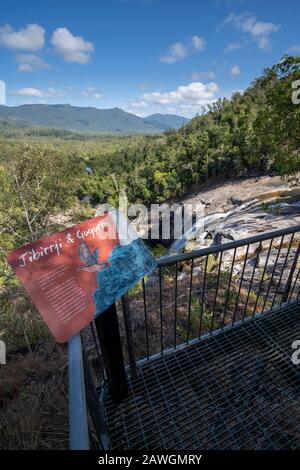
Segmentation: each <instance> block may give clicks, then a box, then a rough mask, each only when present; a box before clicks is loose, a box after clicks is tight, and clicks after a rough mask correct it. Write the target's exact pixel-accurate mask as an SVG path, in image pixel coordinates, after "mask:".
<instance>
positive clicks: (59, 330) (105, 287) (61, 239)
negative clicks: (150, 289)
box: [8, 211, 156, 343]
mask: <svg viewBox="0 0 300 470" xmlns="http://www.w3.org/2000/svg"><path fill="white" fill-rule="evenodd" d="M8 262H9V263H10V265H11V266H12V268H13V270H14V271H15V273H16V275H17V277H18V278H19V279H20V281H21V282H22V284H23V286H24V288H25V289H26V290H27V292H28V293H29V295H30V297H31V299H32V301H33V303H34V304H35V305H36V307H37V309H38V310H39V312H40V314H41V315H42V317H43V319H44V320H45V322H46V323H47V325H48V327H49V328H50V330H51V332H52V334H53V336H54V337H55V339H56V341H58V342H62V343H63V342H65V341H67V340H68V339H69V338H70V337H71V336H73V335H74V334H76V333H78V331H80V330H81V329H82V328H84V327H85V326H86V325H88V324H89V323H90V322H91V321H92V320H93V319H94V318H95V316H97V315H100V314H101V313H102V312H103V311H105V310H106V309H107V308H108V307H109V306H110V305H112V304H113V303H114V302H115V301H116V300H117V299H119V298H120V297H121V296H122V295H124V294H125V293H126V292H127V291H128V290H129V289H130V288H131V287H133V286H134V285H135V284H136V282H137V281H139V280H140V279H142V278H143V277H144V276H145V275H147V274H150V273H151V272H152V271H153V270H154V269H155V267H156V262H155V260H154V258H153V257H152V255H151V253H150V252H149V250H148V249H147V248H146V246H145V245H144V243H143V241H142V240H140V239H139V238H138V236H137V234H136V232H135V231H134V230H133V229H132V228H130V224H128V221H127V219H126V217H125V216H124V215H123V214H122V213H121V212H119V211H112V212H109V213H106V214H104V215H101V216H98V217H94V218H93V219H90V220H87V221H85V222H82V223H80V224H77V225H74V226H73V227H70V228H67V229H66V230H63V231H62V232H59V233H54V234H52V235H49V236H46V237H44V238H41V239H40V240H37V241H36V242H34V243H30V244H28V245H25V246H23V247H21V248H18V249H16V250H14V251H12V252H11V253H9V255H8Z"/></svg>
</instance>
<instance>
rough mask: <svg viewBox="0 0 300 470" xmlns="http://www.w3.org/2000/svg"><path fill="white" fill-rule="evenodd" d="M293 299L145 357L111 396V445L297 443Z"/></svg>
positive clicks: (299, 322) (298, 335) (298, 382)
mask: <svg viewBox="0 0 300 470" xmlns="http://www.w3.org/2000/svg"><path fill="white" fill-rule="evenodd" d="M296 339H300V307H299V305H297V306H294V307H292V306H290V307H286V308H285V309H282V310H281V311H279V312H276V313H275V312H274V313H271V314H268V315H265V316H263V317H261V318H258V319H256V320H254V321H251V322H248V323H245V324H244V325H242V326H240V327H236V328H233V329H231V330H228V331H226V332H223V333H221V334H219V335H218V336H212V337H210V338H209V339H207V340H204V341H202V342H201V343H198V344H197V345H194V346H190V347H188V348H186V349H184V350H181V351H177V352H175V353H173V354H169V355H167V356H162V358H161V359H158V360H155V361H153V362H149V363H147V364H146V365H145V366H143V367H142V368H141V370H140V373H139V376H138V378H137V379H136V380H134V381H130V382H129V384H128V385H129V390H130V393H129V397H128V398H127V399H126V400H125V401H124V402H123V403H122V404H121V405H118V406H117V405H114V404H113V403H112V401H111V400H110V399H109V398H108V401H107V404H106V422H107V426H108V430H109V435H110V442H111V448H113V449H119V450H121V449H148V450H163V449H166V450H180V449H185V450H193V449H201V450H202V449H204V450H205V449H300V373H299V366H298V367H297V366H295V365H293V364H292V362H291V355H292V352H293V351H292V349H291V344H292V342H293V341H294V340H296Z"/></svg>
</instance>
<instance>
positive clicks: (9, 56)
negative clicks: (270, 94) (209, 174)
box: [0, 0, 300, 117]
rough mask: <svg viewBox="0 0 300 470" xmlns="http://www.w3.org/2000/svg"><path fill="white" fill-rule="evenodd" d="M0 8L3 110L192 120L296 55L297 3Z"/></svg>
mask: <svg viewBox="0 0 300 470" xmlns="http://www.w3.org/2000/svg"><path fill="white" fill-rule="evenodd" d="M0 11H1V13H0V80H3V81H4V82H5V84H6V104H7V105H8V106H17V105H21V104H31V103H49V104H54V103H69V104H72V105H75V106H94V107H97V108H114V107H119V108H122V109H124V110H125V111H128V112H133V113H135V114H137V115H139V116H147V115H150V114H153V113H157V112H158V113H172V114H179V115H182V116H186V117H192V116H194V115H195V114H196V113H201V111H202V109H203V106H206V105H207V104H210V103H212V102H213V101H215V100H216V99H217V98H219V97H224V96H227V97H229V96H230V95H231V94H232V93H233V92H234V91H237V90H238V91H243V90H245V89H246V88H247V86H248V85H249V84H250V83H251V82H252V81H253V80H254V79H255V78H256V77H258V76H259V75H260V74H261V72H262V71H263V69H264V68H266V67H269V66H271V65H272V64H274V63H276V62H278V61H279V60H280V59H281V57H282V56H283V55H284V54H287V53H288V54H300V28H299V21H300V2H299V0H272V1H271V0H85V1H83V0H43V1H41V0H39V1H36V0H26V2H24V0H22V1H20V0H19V1H16V0H9V1H5V2H2V3H1V10H0ZM0 100H1V93H0ZM2 104H3V97H2Z"/></svg>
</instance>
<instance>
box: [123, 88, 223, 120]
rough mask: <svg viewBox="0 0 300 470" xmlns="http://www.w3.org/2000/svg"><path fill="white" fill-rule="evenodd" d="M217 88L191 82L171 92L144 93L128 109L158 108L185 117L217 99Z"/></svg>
mask: <svg viewBox="0 0 300 470" xmlns="http://www.w3.org/2000/svg"><path fill="white" fill-rule="evenodd" d="M218 91H219V87H218V85H217V84H216V83H214V82H210V83H207V84H205V83H202V82H192V83H189V84H188V85H181V86H178V87H177V88H176V89H175V90H173V91H168V92H153V93H144V94H143V95H142V96H141V97H140V98H139V99H138V100H136V101H133V102H131V103H129V109H135V110H136V109H137V110H138V109H141V108H152V109H154V108H155V109H157V108H159V110H160V111H162V112H165V111H166V110H168V109H170V108H171V109H174V110H176V112H178V113H183V114H186V115H191V114H195V113H197V112H201V108H202V107H203V106H206V105H208V104H211V103H212V102H214V101H215V100H216V99H217V92H218Z"/></svg>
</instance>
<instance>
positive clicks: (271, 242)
mask: <svg viewBox="0 0 300 470" xmlns="http://www.w3.org/2000/svg"><path fill="white" fill-rule="evenodd" d="M273 240H274V239H273V238H271V241H270V245H269V249H268V253H267V257H266V262H265V265H264V269H263V272H262V275H261V279H260V283H259V287H258V291H257V296H256V301H255V305H254V308H253V312H252V318H253V317H254V314H255V311H256V307H257V303H258V299H259V296H260V292H261V288H262V285H263V282H264V275H265V273H266V268H267V265H268V261H269V257H270V253H271V249H272V244H273Z"/></svg>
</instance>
